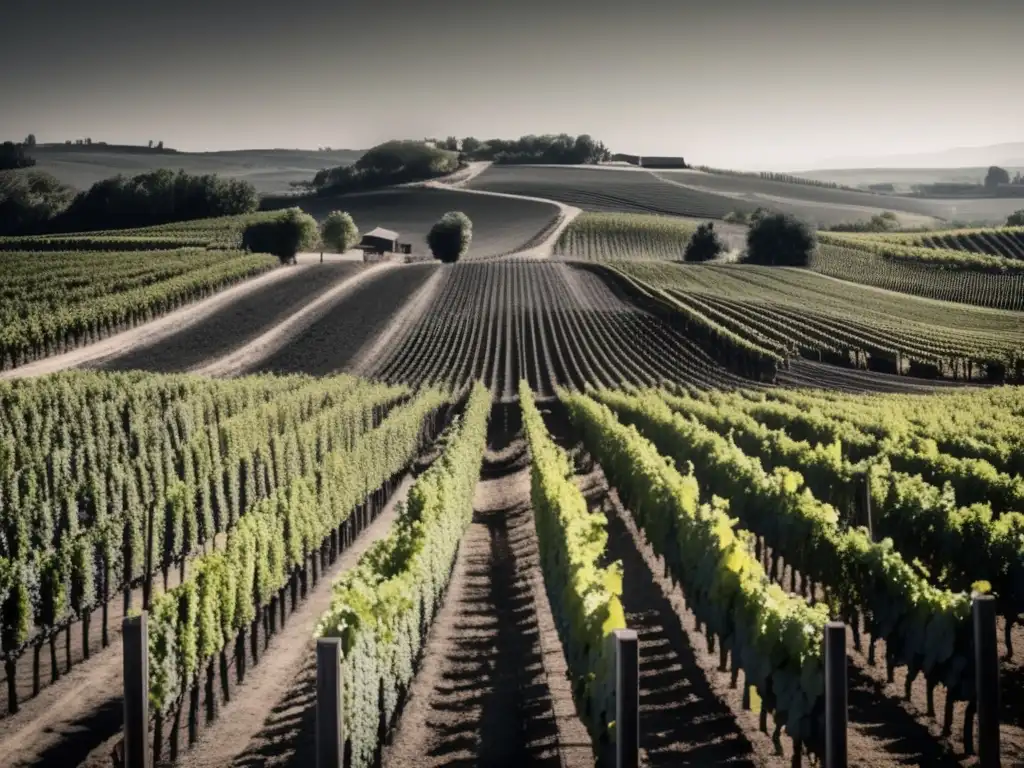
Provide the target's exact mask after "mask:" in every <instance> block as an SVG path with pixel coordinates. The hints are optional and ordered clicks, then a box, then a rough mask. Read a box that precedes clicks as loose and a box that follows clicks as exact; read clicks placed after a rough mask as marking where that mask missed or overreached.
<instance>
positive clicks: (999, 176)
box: [985, 165, 1010, 189]
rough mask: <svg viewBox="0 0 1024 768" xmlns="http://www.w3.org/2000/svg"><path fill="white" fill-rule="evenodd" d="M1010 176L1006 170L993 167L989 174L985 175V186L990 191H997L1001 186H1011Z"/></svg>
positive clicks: (996, 166)
mask: <svg viewBox="0 0 1024 768" xmlns="http://www.w3.org/2000/svg"><path fill="white" fill-rule="evenodd" d="M1009 183H1010V174H1009V172H1007V171H1006V169H1004V168H1000V167H999V166H998V165H993V166H992V167H990V168H989V169H988V173H987V174H986V175H985V186H986V187H987V188H988V189H995V188H996V187H998V186H999V185H1000V184H1009Z"/></svg>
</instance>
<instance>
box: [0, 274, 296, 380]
mask: <svg viewBox="0 0 1024 768" xmlns="http://www.w3.org/2000/svg"><path fill="white" fill-rule="evenodd" d="M293 269H306V267H297V268H293ZM293 274H294V272H293V271H289V270H287V269H281V268H279V269H272V270H271V271H270V272H267V273H265V274H263V275H260V276H259V277H255V278H253V279H251V280H246V281H244V282H241V283H239V284H237V285H234V286H232V287H230V288H227V289H225V290H223V291H219V292H218V293H215V294H214V295H213V296H210V297H209V298H206V299H203V300H202V301H197V302H194V303H192V304H187V305H186V306H184V307H180V308H179V309H176V310H174V311H173V312H168V313H167V314H166V315H163V316H162V317H159V318H157V319H156V320H153V321H152V322H149V323H145V324H143V325H140V326H137V327H135V328H132V329H130V330H127V331H122V332H121V333H117V334H114V335H113V336H110V337H108V338H106V339H103V340H102V341H98V342H96V343H95V344H89V345H87V346H84V347H79V348H78V349H74V350H71V351H70V352H65V353H64V354H62V355H54V356H52V357H47V358H45V359H43V360H37V361H36V362H34V363H29V364H28V365H22V366H19V367H18V368H13V369H11V370H9V371H0V379H18V378H25V377H29V376H45V375H46V374H48V373H56V372H57V371H63V370H65V369H67V368H76V367H79V366H82V365H85V364H87V363H98V362H101V361H103V360H108V359H110V358H113V357H116V356H117V355H120V354H123V353H124V352H125V351H126V350H128V349H135V348H138V347H145V346H149V345H152V344H156V343H157V342H159V341H161V340H162V339H165V338H167V337H169V336H172V335H174V334H176V333H178V332H180V331H181V330H183V329H185V328H188V327H189V326H190V325H192V324H193V323H198V322H200V321H201V320H203V319H204V318H206V317H209V316H210V315H212V314H213V313H215V312H218V311H220V310H221V309H223V308H224V307H227V306H229V305H231V304H233V303H234V302H236V301H238V300H239V299H242V298H243V297H245V296H248V295H249V294H250V293H252V292H254V291H258V290H262V289H264V288H267V287H268V286H269V285H271V284H273V283H277V282H279V281H281V280H286V279H287V278H289V277H292V276H293Z"/></svg>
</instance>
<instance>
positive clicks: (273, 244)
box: [242, 208, 320, 264]
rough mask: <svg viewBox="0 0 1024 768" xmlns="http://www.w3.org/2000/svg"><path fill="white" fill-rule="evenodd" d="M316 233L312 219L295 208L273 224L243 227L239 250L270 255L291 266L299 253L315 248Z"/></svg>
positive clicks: (259, 223) (317, 237)
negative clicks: (290, 263)
mask: <svg viewBox="0 0 1024 768" xmlns="http://www.w3.org/2000/svg"><path fill="white" fill-rule="evenodd" d="M319 239H320V229H319V227H318V226H317V223H316V219H314V218H313V217H312V216H310V215H309V214H308V213H303V212H302V210H300V209H299V208H288V209H287V210H285V211H284V212H283V213H282V215H281V216H280V217H278V218H277V219H275V220H273V221H261V222H258V223H256V224H251V225H249V226H248V227H246V229H245V231H244V232H243V233H242V248H244V249H245V250H247V251H252V252H253V253H270V254H273V255H274V256H277V258H279V259H280V260H281V262H282V263H284V264H287V263H289V262H292V263H294V262H295V256H296V255H297V254H298V253H299V251H305V250H309V249H310V248H313V247H314V246H316V244H317V242H318V241H319Z"/></svg>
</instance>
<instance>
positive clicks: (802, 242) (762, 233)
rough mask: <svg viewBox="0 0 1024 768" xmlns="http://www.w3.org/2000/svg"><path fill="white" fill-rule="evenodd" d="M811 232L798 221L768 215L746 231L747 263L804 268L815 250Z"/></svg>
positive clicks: (787, 215)
mask: <svg viewBox="0 0 1024 768" xmlns="http://www.w3.org/2000/svg"><path fill="white" fill-rule="evenodd" d="M815 244H816V242H815V237H814V233H813V232H812V231H811V230H810V228H809V227H808V226H807V225H806V224H804V222H802V221H800V219H797V218H795V217H794V216H790V215H789V214H786V213H769V214H766V215H763V216H761V217H760V218H759V219H758V220H757V221H756V222H755V223H752V224H751V226H750V229H749V230H748V231H747V258H746V261H747V263H750V264H766V265H769V266H781V267H804V266H807V263H808V262H809V261H810V258H811V254H812V253H813V252H814V247H815Z"/></svg>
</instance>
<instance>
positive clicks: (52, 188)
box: [0, 169, 259, 235]
mask: <svg viewBox="0 0 1024 768" xmlns="http://www.w3.org/2000/svg"><path fill="white" fill-rule="evenodd" d="M258 206H259V197H258V195H257V194H256V188H255V187H253V186H252V184H249V183H248V182H245V181H239V180H236V179H223V178H220V177H218V176H215V175H213V174H208V175H203V176H194V175H190V174H187V173H185V172H184V171H177V172H175V171H171V170H167V169H161V170H158V171H152V172H149V173H143V174H139V175H137V176H131V177H128V176H115V177H113V178H111V179H104V180H103V181H98V182H96V183H95V184H93V185H92V187H90V188H89V189H88V190H86V191H85V192H79V193H77V194H75V191H74V190H73V189H71V188H70V187H68V186H67V185H64V184H62V183H61V182H60V181H59V180H57V179H56V178H55V177H53V176H52V175H50V174H48V173H42V172H38V171H30V172H27V173H18V172H7V173H0V234H4V235H20V234H44V233H55V232H82V231H89V230H100V229H126V228H131V227H146V226H152V225H155V224H167V223H170V222H174V221H188V220H190V219H205V218H212V217H216V216H230V215H235V214H241V213H252V212H254V211H256V210H257V208H258Z"/></svg>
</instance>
